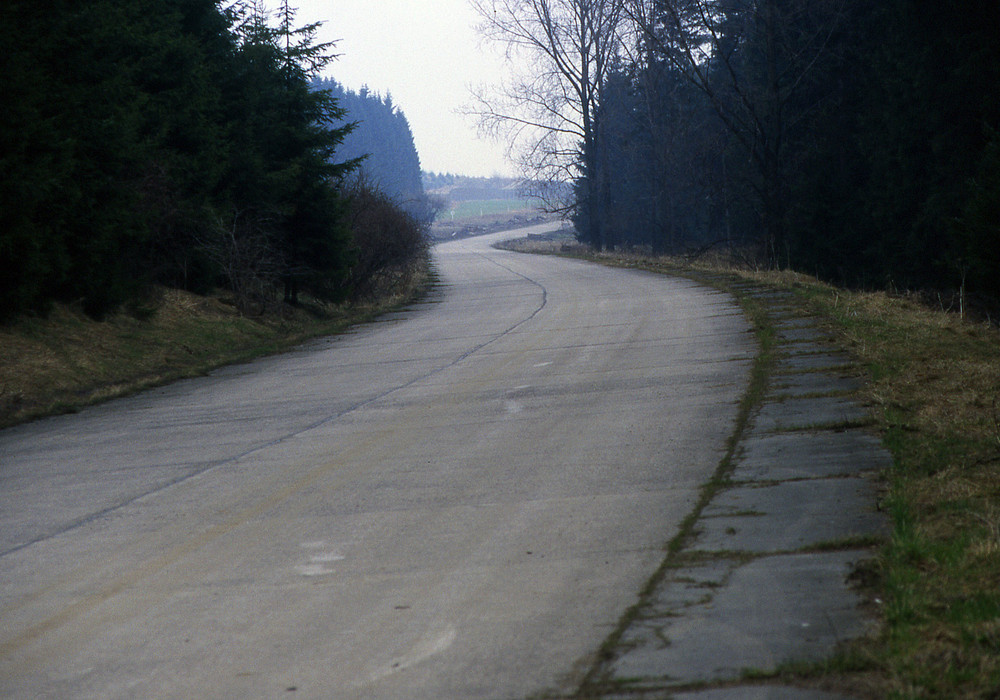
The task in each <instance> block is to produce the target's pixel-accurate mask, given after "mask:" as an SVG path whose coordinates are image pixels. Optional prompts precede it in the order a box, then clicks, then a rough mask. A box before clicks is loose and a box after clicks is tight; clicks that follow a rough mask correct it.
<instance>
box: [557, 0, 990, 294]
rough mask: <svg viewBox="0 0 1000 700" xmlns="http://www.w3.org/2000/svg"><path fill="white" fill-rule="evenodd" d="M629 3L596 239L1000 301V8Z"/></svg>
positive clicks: (608, 83) (604, 138)
mask: <svg viewBox="0 0 1000 700" xmlns="http://www.w3.org/2000/svg"><path fill="white" fill-rule="evenodd" d="M616 7H617V8H618V10H619V11H621V13H622V14H621V17H622V22H621V25H619V26H620V27H626V28H627V29H623V30H621V31H622V36H623V40H622V48H621V50H620V52H619V53H618V55H617V56H616V60H615V63H614V65H613V66H612V67H611V68H610V69H609V70H608V71H607V73H606V75H607V77H606V78H605V79H603V80H602V81H601V84H600V85H599V86H598V90H599V99H598V100H596V106H595V108H594V112H593V115H592V116H593V127H592V131H593V135H594V138H593V140H592V141H589V142H588V143H586V144H584V145H583V146H581V149H582V150H589V151H591V152H590V153H589V154H584V155H583V157H581V160H580V162H581V175H580V177H579V179H578V180H577V183H576V192H577V200H578V202H577V203H578V206H577V210H576V211H577V214H576V223H577V228H578V231H579V232H580V236H581V238H582V239H583V240H585V241H586V242H588V243H591V244H593V245H595V246H597V247H609V248H615V247H620V246H630V245H641V246H645V247H648V248H651V249H653V250H656V251H665V252H684V251H688V252H690V251H694V250H699V249H703V248H705V247H707V246H712V245H725V244H728V245H729V246H730V248H731V249H736V250H739V251H743V254H744V255H746V256H748V257H752V258H754V259H756V260H757V261H760V262H762V263H765V264H770V265H772V266H779V267H791V268H795V269H799V270H801V271H804V272H809V273H813V274H817V275H819V276H820V277H822V278H825V279H828V280H832V281H835V282H839V283H845V284H850V285H862V286H886V287H895V288H910V289H917V288H936V289H959V288H960V287H961V288H962V289H963V291H964V290H965V289H968V290H970V291H973V292H976V293H978V294H981V295H986V296H988V297H991V298H993V299H994V300H995V299H997V298H998V297H1000V40H998V37H1000V4H998V3H996V2H993V1H989V2H987V1H986V0H973V1H970V2H962V3H950V4H949V3H936V2H928V1H927V0H894V1H892V2H886V3H870V2H863V1H862V0H813V1H811V2H808V3H803V2H799V1H797V0H737V1H735V2H726V3H720V2H717V1H705V0H653V1H652V2H638V0H636V1H628V2H624V3H623V4H620V5H617V6H616Z"/></svg>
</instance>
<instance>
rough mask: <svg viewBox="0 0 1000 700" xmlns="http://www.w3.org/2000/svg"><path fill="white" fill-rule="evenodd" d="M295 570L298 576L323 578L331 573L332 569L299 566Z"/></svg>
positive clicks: (315, 565)
mask: <svg viewBox="0 0 1000 700" xmlns="http://www.w3.org/2000/svg"><path fill="white" fill-rule="evenodd" d="M295 570H296V571H297V572H298V573H299V575H300V576H325V575H326V574H332V573H333V569H328V568H326V567H325V566H323V565H322V564H299V565H298V566H296V567H295Z"/></svg>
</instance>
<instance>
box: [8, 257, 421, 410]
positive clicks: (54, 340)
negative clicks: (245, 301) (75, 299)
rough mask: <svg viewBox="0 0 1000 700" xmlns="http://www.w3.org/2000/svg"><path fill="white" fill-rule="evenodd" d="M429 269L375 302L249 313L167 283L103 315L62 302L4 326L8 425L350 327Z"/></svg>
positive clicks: (401, 299)
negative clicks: (132, 305) (132, 306)
mask: <svg viewBox="0 0 1000 700" xmlns="http://www.w3.org/2000/svg"><path fill="white" fill-rule="evenodd" d="M431 284H432V279H431V276H430V274H429V273H428V272H427V271H423V272H420V273H419V274H416V275H413V276H412V278H410V279H408V280H406V281H405V282H404V283H402V284H401V285H400V286H399V287H398V288H396V289H395V290H393V291H392V292H391V293H388V294H386V295H385V296H383V297H382V298H380V299H378V300H375V301H372V302H368V303H353V304H343V305H324V304H317V303H308V302H307V303H304V304H303V305H301V306H299V307H295V308H292V307H284V308H283V309H282V310H281V311H280V312H273V313H268V314H265V315H262V316H258V317H246V316H241V315H240V314H239V313H238V312H237V310H236V308H235V306H234V305H233V304H232V303H231V301H228V300H227V298H226V297H225V296H224V295H222V296H208V297H201V296H196V295H194V294H189V293H187V292H182V291H179V290H173V289H162V290H158V291H157V292H156V294H155V297H154V298H153V299H152V300H151V302H150V304H149V306H148V308H144V309H142V311H141V313H140V312H136V311H135V310H133V311H132V312H129V311H126V310H123V311H120V312H119V313H116V314H114V315H111V316H109V317H108V318H106V319H105V320H103V321H100V322H98V321H94V320H93V319H90V318H88V317H87V316H86V315H84V314H83V313H82V312H81V311H80V310H79V309H75V308H73V307H71V306H56V307H55V308H54V309H53V310H52V312H51V313H50V314H49V315H48V316H47V317H44V318H41V317H24V318H21V319H19V320H17V321H16V322H14V323H12V324H9V325H7V326H0V427H8V426H11V425H15V424H17V423H22V422H25V421H28V420H31V419H34V418H39V417H42V416H47V415H53V414H57V413H66V412H71V411H76V410H79V409H80V408H82V407H84V406H87V405H90V404H93V403H97V402H100V401H104V400H107V399H111V398H115V397H119V396H125V395H128V394H131V393H134V392H136V391H139V390H141V389H145V388H149V387H152V386H158V385H162V384H165V383H167V382H170V381H174V380H176V379H182V378H185V377H192V376H198V375H201V374H205V373H206V372H208V371H210V370H212V369H215V368H217V367H220V366H222V365H227V364H232V363H236V362H245V361H248V360H251V359H253V358H256V357H261V356H264V355H268V354H272V353H276V352H281V351H283V350H287V349H289V348H291V347H294V346H295V345H297V344H299V343H301V342H303V341H305V340H307V339H309V338H315V337H319V336H323V335H332V334H335V333H339V332H342V331H343V330H345V329H346V328H348V327H350V326H352V325H354V324H357V323H362V322H365V321H368V320H371V319H372V318H374V317H376V316H378V315H379V314H381V313H384V312H386V311H389V310H392V309H394V308H397V307H399V306H402V305H404V304H406V303H408V302H410V301H413V300H414V299H416V298H417V297H418V296H419V295H420V294H421V293H422V292H423V291H424V290H426V289H427V288H429V286H430V285H431Z"/></svg>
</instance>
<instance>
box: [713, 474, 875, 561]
mask: <svg viewBox="0 0 1000 700" xmlns="http://www.w3.org/2000/svg"><path fill="white" fill-rule="evenodd" d="M875 505H876V504H875V498H874V494H873V492H872V485H871V482H870V481H868V480H867V479H863V478H856V477H847V478H842V479H810V480H806V481H788V482H784V483H780V484H775V485H772V486H754V485H748V486H743V487H736V488H731V489H727V490H726V491H723V492H722V493H720V494H718V495H717V496H716V497H715V498H714V499H712V502H711V503H710V504H709V505H708V506H707V507H706V508H705V510H704V511H703V512H702V517H701V518H700V519H699V520H698V525H697V527H698V529H699V531H700V534H699V535H698V538H697V540H696V542H695V544H694V546H693V549H696V550H700V551H708V552H730V551H741V552H758V553H759V552H782V551H791V550H796V549H802V548H804V547H810V546H813V545H816V544H819V543H821V542H830V541H835V540H843V539H845V538H848V537H854V536H865V535H877V536H880V535H884V534H885V533H886V532H887V525H886V522H885V518H884V517H883V516H882V515H881V514H880V513H878V511H877V510H876V508H875Z"/></svg>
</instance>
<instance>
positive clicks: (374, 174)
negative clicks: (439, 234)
mask: <svg viewBox="0 0 1000 700" xmlns="http://www.w3.org/2000/svg"><path fill="white" fill-rule="evenodd" d="M312 85H313V89H316V90H325V91H327V92H328V93H329V94H330V96H331V97H333V98H334V99H335V100H336V101H337V104H338V105H340V107H341V108H342V109H343V110H344V111H345V112H346V113H347V114H348V119H350V121H351V122H352V123H353V124H354V128H353V129H352V130H351V131H350V133H348V134H346V135H345V136H344V139H343V142H342V143H341V144H340V146H338V148H337V155H338V157H340V158H342V159H344V160H358V161H359V162H360V165H359V167H358V173H359V175H360V176H361V177H362V179H363V180H364V181H365V182H366V183H368V185H369V186H370V187H373V188H375V189H377V190H378V191H379V192H381V193H382V194H384V195H386V196H387V197H388V198H389V199H391V200H392V201H394V202H396V203H397V204H398V205H399V206H400V207H402V208H403V210H404V211H406V212H407V213H409V214H410V215H411V216H414V217H416V218H417V219H419V220H421V221H426V222H428V223H429V222H430V221H431V220H432V219H433V212H432V211H431V209H430V207H429V205H428V201H427V197H426V195H425V194H424V186H423V181H422V179H421V169H420V156H419V155H418V153H417V148H416V145H415V144H414V142H413V131H412V130H411V129H410V122H409V120H408V119H407V118H406V114H404V113H403V111H402V110H400V109H399V108H398V107H397V106H396V104H395V103H394V102H393V101H392V96H391V95H385V96H382V95H379V94H377V93H374V92H371V91H370V90H369V89H368V88H367V87H362V88H361V89H360V90H358V91H354V90H349V89H347V88H345V87H344V86H343V85H341V84H340V83H338V82H337V81H336V80H333V79H331V78H317V79H315V80H313V82H312Z"/></svg>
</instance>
